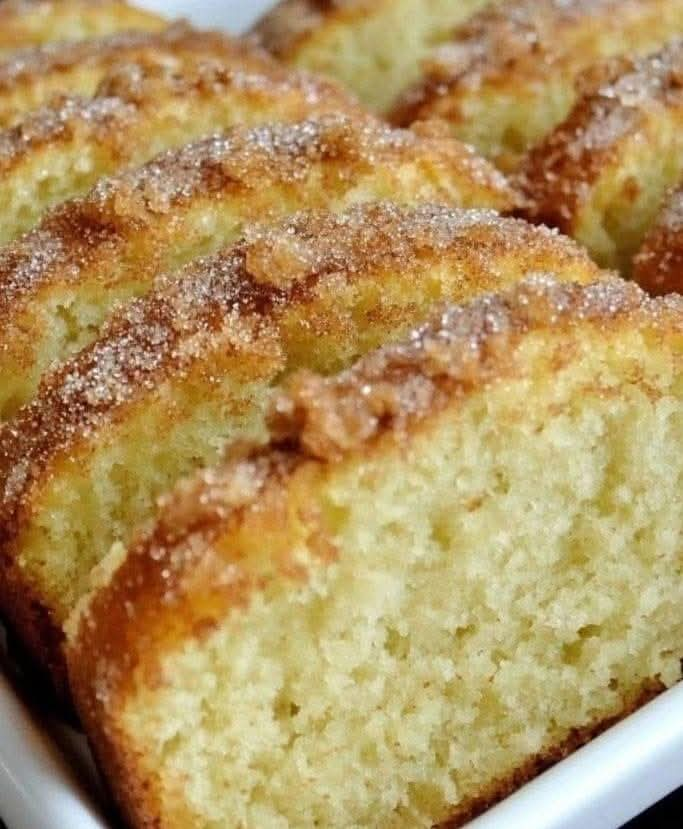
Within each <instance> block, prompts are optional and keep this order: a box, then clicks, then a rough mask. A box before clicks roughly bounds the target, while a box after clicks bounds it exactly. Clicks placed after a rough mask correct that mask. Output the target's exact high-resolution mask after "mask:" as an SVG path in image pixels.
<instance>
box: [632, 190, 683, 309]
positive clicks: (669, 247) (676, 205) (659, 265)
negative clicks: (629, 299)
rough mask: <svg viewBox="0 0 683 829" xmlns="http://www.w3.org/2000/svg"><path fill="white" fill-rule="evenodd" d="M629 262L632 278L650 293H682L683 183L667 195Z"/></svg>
mask: <svg viewBox="0 0 683 829" xmlns="http://www.w3.org/2000/svg"><path fill="white" fill-rule="evenodd" d="M633 265H634V269H633V278H634V279H635V280H636V282H638V284H639V285H642V287H643V288H645V290H647V291H650V293H653V294H665V293H668V292H670V291H676V292H678V293H683V187H679V188H678V189H676V190H674V191H673V193H671V194H670V195H669V197H668V198H667V200H666V203H665V205H664V208H663V209H662V211H661V213H660V215H659V218H658V219H657V221H656V223H655V225H654V226H653V227H652V229H651V231H650V232H649V234H648V236H647V238H646V239H645V241H644V242H643V246H642V247H641V249H640V251H639V252H638V254H637V255H636V257H635V259H634V262H633Z"/></svg>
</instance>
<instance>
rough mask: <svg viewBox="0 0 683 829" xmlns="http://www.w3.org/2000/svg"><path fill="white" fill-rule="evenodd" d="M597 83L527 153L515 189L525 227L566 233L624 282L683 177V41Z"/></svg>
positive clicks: (610, 71)
mask: <svg viewBox="0 0 683 829" xmlns="http://www.w3.org/2000/svg"><path fill="white" fill-rule="evenodd" d="M593 74H594V75H595V77H596V78H598V77H599V75H598V73H597V72H594V73H593ZM600 74H604V77H602V78H600V79H599V80H598V81H597V84H595V79H593V80H592V81H591V80H590V79H587V82H588V83H589V88H588V90H587V91H586V93H585V94H584V95H583V96H582V97H581V98H580V99H579V102H578V103H577V104H576V106H575V107H574V109H573V111H572V112H571V114H570V115H569V117H568V118H567V119H566V120H565V121H564V123H562V124H561V125H560V126H559V127H557V129H556V130H554V131H553V132H552V133H551V134H550V135H549V136H548V137H547V138H546V139H545V140H544V141H542V142H541V143H540V144H539V145H538V146H537V147H536V148H534V149H533V150H532V151H531V152H530V153H529V156H528V157H527V158H526V159H525V161H524V163H523V164H522V167H521V171H520V177H519V181H520V183H521V186H522V188H523V190H524V192H525V194H526V196H527V198H528V200H529V208H528V211H527V214H526V215H527V216H528V217H530V218H532V219H534V220H540V221H542V222H545V223H547V224H551V225H553V226H555V227H559V228H561V229H562V231H564V232H565V233H568V234H570V235H571V236H573V237H574V238H576V239H578V240H579V241H580V242H582V243H583V244H584V245H586V247H587V248H588V250H589V251H590V253H591V254H592V255H593V257H594V258H595V259H596V260H597V261H598V262H600V263H601V264H602V265H603V266H605V267H610V268H619V269H620V270H621V271H622V272H623V273H624V274H625V275H628V274H630V273H631V269H632V260H633V256H634V254H635V253H636V252H637V250H638V248H639V247H640V245H641V243H642V241H643V238H644V236H645V234H646V232H647V230H648V229H649V227H650V226H651V225H652V223H653V222H654V220H655V216H656V215H657V213H658V211H659V209H660V206H661V203H662V199H663V198H664V196H665V194H666V193H667V191H668V190H669V189H670V188H671V187H672V186H673V185H675V184H677V183H678V181H679V179H680V178H681V176H682V175H683V86H682V85H681V78H682V77H683V40H675V41H673V42H672V43H671V44H670V45H668V46H667V47H666V48H665V49H663V50H662V51H659V52H655V53H654V54H652V55H648V56H647V57H645V58H640V59H635V58H621V59H617V60H615V61H613V62H611V63H609V64H607V65H606V66H604V67H602V68H601V71H600Z"/></svg>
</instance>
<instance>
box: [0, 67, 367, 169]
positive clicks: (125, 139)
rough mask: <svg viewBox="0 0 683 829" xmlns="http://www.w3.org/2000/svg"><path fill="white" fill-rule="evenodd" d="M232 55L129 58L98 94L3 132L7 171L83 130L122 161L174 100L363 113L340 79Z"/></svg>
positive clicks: (299, 112) (293, 111) (296, 115)
mask: <svg viewBox="0 0 683 829" xmlns="http://www.w3.org/2000/svg"><path fill="white" fill-rule="evenodd" d="M240 63H241V59H238V61H237V65H235V63H234V61H232V60H227V61H225V60H223V59H221V58H219V57H211V56H208V57H203V56H201V55H199V54H197V55H187V56H175V55H174V56H170V55H169V56H167V57H166V58H164V59H163V60H159V59H155V58H154V57H153V56H147V57H143V58H141V59H138V60H135V61H131V62H125V63H122V64H121V65H119V66H117V67H116V68H115V69H113V70H112V71H111V72H110V73H109V74H108V75H107V76H106V77H105V78H103V80H102V83H101V84H100V86H99V89H98V90H97V92H96V94H95V96H94V97H93V98H84V97H80V96H65V97H62V98H60V99H58V100H56V101H54V102H53V103H52V104H51V105H50V106H45V107H42V108H40V109H38V110H36V111H34V112H31V113H29V114H28V115H27V116H26V117H25V118H24V119H23V120H22V121H20V122H19V123H17V124H16V125H15V126H14V127H10V128H9V129H7V130H2V131H0V171H8V170H10V169H11V168H12V167H14V166H16V165H17V164H20V163H21V162H22V161H23V160H24V159H26V158H29V157H30V154H31V153H32V152H34V151H35V150H36V149H37V148H39V147H44V146H45V145H47V144H57V143H59V142H63V141H67V140H69V139H71V138H72V137H73V136H74V135H75V134H77V133H79V134H80V135H81V136H82V137H83V140H86V136H88V137H89V138H91V139H92V140H96V141H97V144H98V146H99V147H100V148H101V149H102V150H103V151H108V153H109V154H111V155H112V156H115V157H116V156H121V157H122V160H123V159H125V158H127V157H130V156H131V154H136V148H135V147H131V146H129V141H130V130H129V129H128V128H129V127H130V126H132V125H133V124H135V123H142V122H144V121H146V120H149V119H150V117H151V118H154V116H155V115H156V114H158V113H159V112H160V110H161V107H162V105H168V104H169V103H171V102H172V101H173V100H182V101H186V102H187V101H196V102H201V101H202V100H203V99H206V100H208V101H213V100H215V99H216V98H217V96H226V95H237V96H239V102H240V105H241V106H245V107H246V106H253V107H257V106H259V105H260V104H264V105H265V104H268V105H269V110H272V109H273V102H281V103H282V107H281V109H282V113H283V115H284V114H286V115H287V116H288V118H291V119H292V120H298V119H300V118H304V117H306V116H309V117H313V116H315V115H316V114H317V113H323V112H332V111H333V110H334V111H338V112H340V113H353V114H357V115H358V116H361V115H362V113H361V111H360V109H359V108H358V107H357V105H356V103H355V102H354V101H353V99H351V98H350V97H349V96H348V95H347V94H346V93H344V92H342V91H341V90H340V89H339V88H338V87H337V86H335V85H334V84H333V83H331V82H328V81H326V80H324V79H322V78H317V77H314V76H312V75H308V74H306V73H304V72H295V71H287V70H284V69H281V68H280V67H278V66H276V65H273V66H270V67H264V69H266V71H260V70H256V69H250V68H248V67H247V68H244V69H242V68H240V66H239V64H240Z"/></svg>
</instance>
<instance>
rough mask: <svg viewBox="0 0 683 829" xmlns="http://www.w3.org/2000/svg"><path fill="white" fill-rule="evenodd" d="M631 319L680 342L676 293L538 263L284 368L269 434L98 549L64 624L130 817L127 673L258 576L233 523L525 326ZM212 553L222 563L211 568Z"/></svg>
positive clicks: (480, 804)
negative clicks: (531, 273) (535, 270)
mask: <svg viewBox="0 0 683 829" xmlns="http://www.w3.org/2000/svg"><path fill="white" fill-rule="evenodd" d="M634 327H635V328H637V329H641V330H643V331H646V332H648V334H651V335H652V337H653V339H657V338H660V337H661V338H668V339H669V340H670V341H671V342H673V343H674V345H675V347H677V348H678V349H679V351H680V346H681V343H682V342H683V340H682V339H681V338H682V337H683V299H681V298H680V297H668V298H664V299H657V300H653V299H650V298H648V297H647V296H646V295H645V294H644V293H643V292H642V291H641V290H640V289H639V288H638V287H637V286H635V285H633V284H629V283H625V282H622V281H621V280H617V279H610V280H606V281H602V282H600V283H595V284H592V285H587V286H579V285H575V284H561V283H558V282H555V281H554V280H552V279H550V278H543V277H541V278H535V279H532V280H528V281H526V282H524V283H521V284H519V285H516V286H514V287H512V288H511V289H509V290H508V291H507V292H505V293H503V294H500V295H497V296H485V297H481V298H479V299H476V300H474V301H473V302H472V303H471V304H469V305H466V306H460V307H450V308H448V309H446V310H445V311H444V312H443V313H442V314H440V315H439V316H436V317H434V319H433V320H432V321H431V322H430V323H428V324H427V325H425V326H424V327H423V328H421V329H419V330H418V331H417V332H415V334H414V335H412V336H411V337H410V338H409V339H407V340H406V341H405V342H404V343H403V344H401V345H396V346H388V347H385V348H382V349H380V350H379V351H377V352H375V353H373V354H371V355H369V356H368V357H365V358H362V359H361V360H360V361H359V363H358V364H357V365H356V366H355V367H354V368H353V369H351V370H350V371H346V372H344V373H342V374H341V375H339V376H336V377H332V378H324V377H321V376H317V375H312V374H310V373H305V374H300V375H298V376H296V377H295V378H293V379H292V380H291V382H290V383H289V385H288V388H287V389H286V391H285V392H284V393H283V394H281V395H280V396H279V398H278V399H277V401H276V403H275V405H274V406H273V409H272V413H271V426H272V429H273V432H272V434H273V437H272V439H271V442H270V444H269V445H267V446H265V447H261V448H256V449H246V450H235V451H234V452H233V453H232V454H229V455H228V456H227V458H226V460H225V461H224V463H223V464H221V465H218V466H216V467H214V468H213V469H210V470H205V471H202V472H201V473H198V474H197V475H196V476H194V477H192V478H190V479H188V480H185V481H184V482H182V483H181V484H179V485H178V486H177V487H176V488H175V489H174V490H173V491H172V492H171V493H170V494H168V495H167V496H165V497H164V498H163V499H162V500H161V501H160V502H159V510H158V515H157V521H156V524H155V526H154V528H153V529H152V530H150V531H148V532H147V533H146V534H143V535H141V536H140V537H139V538H138V539H137V540H136V541H135V543H134V544H133V545H132V546H131V548H130V549H129V551H128V552H127V553H126V554H125V555H121V556H120V558H119V560H118V561H116V562H114V561H113V560H112V561H110V563H109V567H110V570H109V572H107V573H105V572H102V573H101V574H100V579H99V582H98V586H96V587H95V589H94V591H93V593H92V595H91V596H90V597H89V599H88V600H87V601H84V602H83V603H82V606H81V607H80V609H79V611H78V612H77V613H75V614H74V615H73V617H72V619H71V620H70V622H69V637H70V643H69V648H68V661H69V668H70V677H71V681H72V687H73V691H74V694H75V697H76V700H77V703H78V706H79V709H80V712H81V715H82V716H83V719H84V721H85V723H86V724H87V726H88V728H89V730H90V733H91V735H92V736H93V739H94V743H95V746H96V749H97V752H98V755H99V758H100V760H101V762H102V763H103V765H104V768H105V769H106V770H107V771H108V772H109V775H110V779H111V780H112V782H113V785H114V787H115V789H116V793H117V795H118V798H119V801H120V802H121V803H122V805H123V807H124V809H125V811H126V812H127V813H128V814H130V815H134V816H135V817H136V819H137V820H138V821H139V822H140V824H141V825H143V826H154V825H156V823H155V821H157V820H159V819H160V818H159V815H160V811H159V799H158V792H156V791H155V783H154V781H152V780H149V779H145V778H144V776H143V777H141V772H140V767H139V765H138V761H137V758H136V755H135V746H134V745H132V744H131V743H130V742H129V739H130V738H129V737H128V736H127V735H126V733H125V730H122V729H121V726H120V723H119V721H118V712H119V711H120V710H122V707H123V705H124V704H125V700H126V695H127V694H128V693H131V689H132V686H133V682H134V681H135V680H134V677H135V676H137V677H139V676H140V670H141V669H142V670H143V671H144V676H146V677H150V678H152V681H153V678H154V677H155V676H157V675H158V673H157V667H158V665H159V662H160V660H161V659H163V657H164V655H165V654H168V653H169V652H172V651H173V650H175V649H176V648H178V646H179V645H181V643H183V642H184V641H187V640H189V639H192V640H193V641H197V640H201V639H202V637H203V636H205V635H207V634H208V633H209V632H210V630H211V629H212V626H211V625H210V624H207V622H206V620H207V618H210V619H216V620H218V619H223V618H224V616H225V614H226V613H227V612H228V611H229V610H230V609H231V608H239V607H243V606H245V604H246V603H248V601H249V598H250V596H251V595H252V594H253V593H254V592H255V591H256V590H258V589H259V587H258V584H259V573H260V572H261V570H260V568H261V564H262V563H261V562H259V561H256V560H255V559H254V558H253V557H251V556H250V555H249V554H245V555H240V553H239V542H238V541H234V543H227V544H222V543H221V540H222V539H225V538H228V537H230V538H231V539H240V538H242V535H240V531H241V530H242V528H244V527H246V526H251V527H252V530H253V527H254V526H264V527H265V526H268V527H270V526H280V525H281V522H282V521H285V522H286V520H287V519H286V518H284V519H283V516H287V515H288V514H289V512H288V507H287V499H288V497H289V493H291V492H294V491H295V489H296V488H297V487H299V488H301V487H303V488H304V489H305V488H306V487H307V486H308V485H311V484H312V485H315V481H316V480H317V478H316V475H317V474H318V473H320V474H323V473H324V470H325V469H326V468H327V467H330V466H331V465H334V464H342V463H345V462H346V461H349V462H351V461H352V460H353V458H359V457H367V456H368V453H371V452H373V451H379V448H380V442H381V441H390V442H392V443H393V442H397V443H399V444H401V443H402V442H408V441H410V439H411V435H413V434H415V433H416V432H417V431H418V430H419V429H420V428H421V424H423V423H424V422H426V420H427V419H429V418H430V417H433V416H434V415H435V414H437V413H438V412H440V411H442V410H444V409H445V408H447V407H458V406H461V405H462V404H463V402H464V401H465V400H466V398H467V397H468V396H469V395H471V394H475V393H476V392H478V391H480V390H481V389H483V388H488V387H489V386H490V385H491V384H493V383H496V382H499V381H505V380H506V379H507V378H510V377H514V376H516V375H517V374H518V373H519V372H520V371H522V372H523V371H524V367H523V365H519V364H518V363H517V362H516V360H517V359H518V357H517V354H518V353H519V354H523V353H524V352H523V349H522V348H521V346H522V345H523V344H524V341H525V338H527V337H528V336H529V335H530V334H542V335H543V336H544V337H547V338H548V341H551V340H553V339H555V341H556V342H559V343H560V344H562V345H563V347H566V349H567V353H569V354H571V353H573V352H572V346H571V342H572V340H573V339H574V338H584V337H585V338H590V337H591V336H597V337H601V338H602V337H604V336H609V337H610V338H612V339H614V340H618V338H619V332H620V331H622V330H623V331H628V330H633V328H634ZM519 359H522V360H523V359H525V358H523V357H522V358H519ZM382 445H384V444H382ZM296 491H298V492H300V489H299V490H296ZM250 522H251V523H250ZM245 532H249V531H248V530H245ZM274 546H275V548H277V549H273V550H270V548H268V550H269V551H268V556H269V566H270V568H271V569H270V570H269V571H268V572H269V573H272V572H275V573H276V574H278V576H280V577H284V574H285V573H286V572H289V571H288V570H287V567H288V566H290V564H289V562H288V559H287V549H288V548H287V545H286V539H285V541H284V542H283V544H282V550H281V551H280V550H279V546H278V545H277V544H275V545H274ZM233 556H234V557H233ZM226 567H228V568H231V569H230V573H231V577H230V578H229V579H221V578H220V574H221V572H222V571H223V570H224V569H225V568H226ZM276 577H277V576H276ZM662 689H663V686H662V684H661V683H660V682H659V681H657V680H656V679H653V680H652V682H649V683H645V685H644V686H643V688H642V690H641V692H638V693H635V694H633V695H631V696H629V697H626V696H625V697H624V700H623V707H622V710H621V711H620V712H619V713H618V714H617V715H616V716H615V717H613V718H610V719H608V720H605V721H596V722H594V723H582V724H579V726H578V727H577V728H576V729H575V730H574V731H573V732H572V733H571V734H569V735H568V737H567V739H566V740H565V741H564V742H563V743H562V744H559V745H556V746H551V747H548V748H547V749H546V750H545V751H544V752H543V753H542V754H541V755H540V756H536V757H533V758H530V759H529V761H528V762H527V763H526V764H525V765H524V766H523V767H520V768H519V769H517V770H516V771H515V772H514V773H513V774H512V775H511V776H510V777H509V778H508V779H505V780H498V781H494V782H492V784H491V786H490V787H489V788H488V789H487V790H486V791H484V792H482V793H481V794H479V795H477V796H475V797H473V798H471V799H470V800H469V801H466V802H464V803H463V804H462V805H461V806H460V808H459V809H458V810H457V812H456V813H455V814H454V815H453V816H452V817H451V819H450V820H448V821H446V823H445V824H444V825H445V826H449V827H455V826H460V825H462V824H463V823H464V822H465V821H466V819H468V818H471V817H473V816H474V815H476V814H478V813H479V812H481V811H483V809H484V808H486V807H487V806H489V805H492V804H493V803H494V802H495V801H497V800H499V799H501V798H502V797H504V796H506V795H507V794H509V793H510V792H511V791H513V790H514V789H515V788H517V787H519V786H520V785H522V784H523V783H524V782H525V781H526V780H528V779H530V778H531V777H533V776H535V775H536V774H538V773H539V772H540V771H541V770H543V768H545V767H547V766H548V765H550V764H552V763H553V762H556V761H558V760H560V759H562V757H563V756H565V755H566V754H567V753H569V752H570V751H572V750H574V749H575V748H577V747H578V746H579V745H581V744H582V743H584V742H586V741H587V740H589V739H590V738H591V737H592V736H594V735H595V734H597V733H599V731H600V730H602V728H604V727H607V726H608V725H610V724H611V722H613V721H615V720H616V719H619V718H621V717H623V716H626V715H627V714H628V713H630V712H631V711H632V710H634V709H635V708H636V707H638V706H639V705H641V704H643V703H644V702H646V701H647V700H648V699H649V698H651V697H652V696H654V695H655V694H656V693H658V692H659V691H661V690H662Z"/></svg>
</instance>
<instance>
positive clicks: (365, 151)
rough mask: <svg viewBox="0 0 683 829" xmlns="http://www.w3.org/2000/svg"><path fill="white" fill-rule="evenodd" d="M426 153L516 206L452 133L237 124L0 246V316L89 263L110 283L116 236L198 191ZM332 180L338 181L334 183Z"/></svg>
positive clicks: (332, 119)
mask: <svg viewBox="0 0 683 829" xmlns="http://www.w3.org/2000/svg"><path fill="white" fill-rule="evenodd" d="M250 77H251V76H247V77H246V81H245V82H246V83H247V84H248V83H249V82H250V81H249V78H250ZM285 83H291V81H287V82H285ZM303 83H304V84H308V83H309V81H303ZM318 90H319V87H318V86H317V82H316V81H310V92H311V94H312V95H317V94H318ZM105 108H106V107H105ZM422 155H424V157H425V158H431V159H432V160H433V161H434V163H436V164H438V165H441V166H443V168H444V170H446V169H448V170H450V171H451V172H452V171H453V170H455V169H462V170H463V178H469V179H471V180H472V181H473V182H476V183H478V184H480V186H481V188H482V190H483V189H490V191H491V192H492V193H495V192H499V193H500V196H501V207H502V208H505V207H507V208H508V209H510V208H511V207H512V206H514V204H515V201H516V197H515V195H514V193H513V191H512V190H511V189H510V188H509V186H508V185H507V183H506V181H505V179H504V177H503V176H502V175H501V174H500V173H498V172H497V171H496V170H495V169H494V168H493V167H492V166H491V165H490V164H488V162H486V161H484V160H483V159H481V158H479V157H478V156H476V155H475V154H474V153H473V152H472V151H471V150H470V149H468V148H467V147H465V146H464V145H462V144H460V143H459V142H457V141H453V140H451V139H450V138H440V137H438V136H437V137H434V138H430V137H428V136H425V135H424V134H422V135H415V134H414V133H412V132H407V131H398V130H391V129H390V128H388V127H385V126H383V125H381V124H379V123H378V122H376V121H374V120H371V119H368V120H365V121H362V122H361V121H356V120H353V119H350V118H349V117H348V116H342V115H338V116H335V115H330V116H328V117H322V118H320V119H317V120H307V121H304V122H302V123H299V124H293V125H286V124H276V125H269V126H263V127H258V128H253V129H249V130H235V131H233V132H232V133H230V134H228V135H225V136H220V137H212V138H208V139H205V140H203V141H199V142H197V143H195V144H190V145H188V146H186V147H184V148H182V149H180V150H177V151H171V152H168V153H166V154H164V155H162V156H160V157H159V158H157V159H156V160H155V161H153V162H151V163H150V164H148V165H146V166H144V167H142V168H140V169H138V170H134V171H131V172H128V173H124V174H122V175H120V176H117V177H115V178H111V179H105V180H103V181H101V182H100V183H99V184H98V185H97V187H95V188H94V189H93V191H92V192H91V193H90V194H89V195H88V196H87V197H84V198H83V199H78V200H73V201H71V202H67V203H65V204H63V205H60V206H59V207H58V208H56V209H55V210H54V211H53V212H52V213H51V214H49V215H48V216H47V217H46V218H45V220H44V221H43V222H42V223H41V224H40V225H39V226H38V227H37V228H36V229H35V230H34V231H32V232H31V233H29V234H27V235H26V236H25V237H23V238H21V239H19V240H17V241H16V242H14V243H12V244H11V245H8V246H7V247H6V248H5V249H3V250H2V251H0V320H4V321H6V320H7V319H8V317H11V316H13V315H15V314H16V313H17V307H18V303H20V302H21V301H22V299H25V298H27V297H29V296H31V295H35V294H36V293H37V292H38V291H39V290H40V289H41V287H43V286H45V285H47V284H48V283H59V282H64V283H66V282H69V281H77V280H78V278H79V274H80V273H81V272H82V271H83V269H85V268H86V267H88V268H89V267H91V265H92V263H93V261H95V262H96V263H97V267H96V271H97V275H98V276H97V278H98V279H100V280H101V282H102V284H106V283H107V281H108V280H109V279H110V276H111V271H112V265H113V263H114V261H115V257H116V254H117V243H118V241H119V240H121V239H124V238H126V237H127V236H128V235H129V234H130V231H131V230H132V229H139V223H141V222H142V223H146V224H149V225H150V226H151V225H152V224H154V221H155V217H157V216H158V215H161V214H169V213H171V212H172V211H173V209H174V208H177V207H179V206H180V205H182V204H184V203H187V202H191V201H192V200H194V199H197V198H198V197H199V196H201V195H202V194H203V195H206V196H207V197H208V196H210V195H211V194H212V193H218V192H225V191H228V190H229V191H234V192H242V191H244V192H245V193H246V192H248V191H249V190H250V189H251V188H253V187H256V186H259V185H263V184H265V183H266V182H273V181H291V182H292V183H295V182H296V181H298V180H299V179H300V178H301V176H302V175H303V174H304V173H305V171H306V170H307V169H308V168H309V167H310V166H311V165H312V164H313V163H314V162H315V161H316V160H320V161H322V160H324V159H330V160H334V161H335V162H337V163H336V164H334V165H331V166H333V168H334V169H333V172H331V173H330V175H333V176H334V177H335V180H336V181H339V179H340V177H342V178H345V179H347V180H350V181H352V180H353V178H354V177H355V176H356V175H357V174H358V173H359V172H360V171H363V170H365V169H368V170H369V169H373V168H374V167H375V166H376V165H378V164H379V163H380V162H381V163H386V164H390V163H391V162H392V161H394V162H395V163H399V162H400V161H401V160H408V159H416V158H419V157H420V156H422ZM330 186H331V187H334V186H335V185H334V183H333V181H330Z"/></svg>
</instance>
